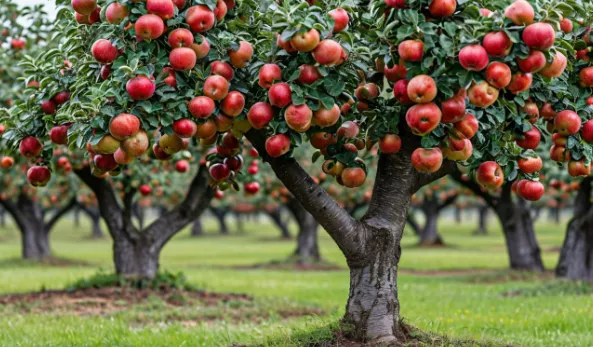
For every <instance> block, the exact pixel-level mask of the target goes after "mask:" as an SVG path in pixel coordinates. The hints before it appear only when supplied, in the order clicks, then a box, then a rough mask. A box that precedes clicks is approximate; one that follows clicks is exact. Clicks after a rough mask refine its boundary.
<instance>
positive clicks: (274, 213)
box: [266, 208, 290, 239]
mask: <svg viewBox="0 0 593 347" xmlns="http://www.w3.org/2000/svg"><path fill="white" fill-rule="evenodd" d="M266 213H267V214H268V217H270V219H271V220H272V222H273V223H274V225H276V227H277V228H278V229H279V230H280V236H281V237H282V238H283V239H290V231H288V226H287V225H286V223H285V222H284V220H282V209H281V208H277V209H275V210H271V211H267V210H266Z"/></svg>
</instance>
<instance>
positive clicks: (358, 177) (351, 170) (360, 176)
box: [340, 167, 366, 188]
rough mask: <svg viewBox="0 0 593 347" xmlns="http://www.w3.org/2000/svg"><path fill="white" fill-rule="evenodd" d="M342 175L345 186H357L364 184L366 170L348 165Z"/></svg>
mask: <svg viewBox="0 0 593 347" xmlns="http://www.w3.org/2000/svg"><path fill="white" fill-rule="evenodd" d="M340 177H341V178H342V183H343V184H344V186H345V187H347V188H356V187H360V186H362V185H363V184H364V181H365V180H366V172H364V169H362V168H360V167H348V168H345V169H344V170H343V171H342V174H341V175H340Z"/></svg>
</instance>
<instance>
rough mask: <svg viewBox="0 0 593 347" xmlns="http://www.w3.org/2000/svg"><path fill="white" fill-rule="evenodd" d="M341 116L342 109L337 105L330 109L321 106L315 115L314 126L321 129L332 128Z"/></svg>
mask: <svg viewBox="0 0 593 347" xmlns="http://www.w3.org/2000/svg"><path fill="white" fill-rule="evenodd" d="M340 114H341V111H340V107H339V106H338V105H337V104H334V106H333V107H332V108H329V109H327V108H324V107H323V106H321V107H320V108H319V110H317V111H315V112H314V113H313V124H315V125H317V126H319V127H321V128H327V127H331V126H333V125H334V124H336V123H337V122H338V120H339V119H340Z"/></svg>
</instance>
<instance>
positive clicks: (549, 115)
mask: <svg viewBox="0 0 593 347" xmlns="http://www.w3.org/2000/svg"><path fill="white" fill-rule="evenodd" d="M539 113H540V114H541V116H542V117H543V118H544V119H545V120H548V121H550V120H553V119H554V117H556V111H554V109H553V108H552V105H551V104H550V103H549V102H547V103H545V104H544V105H543V106H542V109H541V110H540V111H539Z"/></svg>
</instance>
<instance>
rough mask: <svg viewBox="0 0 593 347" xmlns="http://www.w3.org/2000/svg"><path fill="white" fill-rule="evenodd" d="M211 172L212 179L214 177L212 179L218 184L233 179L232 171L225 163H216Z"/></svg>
mask: <svg viewBox="0 0 593 347" xmlns="http://www.w3.org/2000/svg"><path fill="white" fill-rule="evenodd" d="M209 172H210V177H212V179H213V180H215V181H217V182H220V181H224V180H226V179H228V178H229V177H231V170H230V169H229V167H228V165H226V164H224V163H216V164H213V165H211V166H210V169H209Z"/></svg>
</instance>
